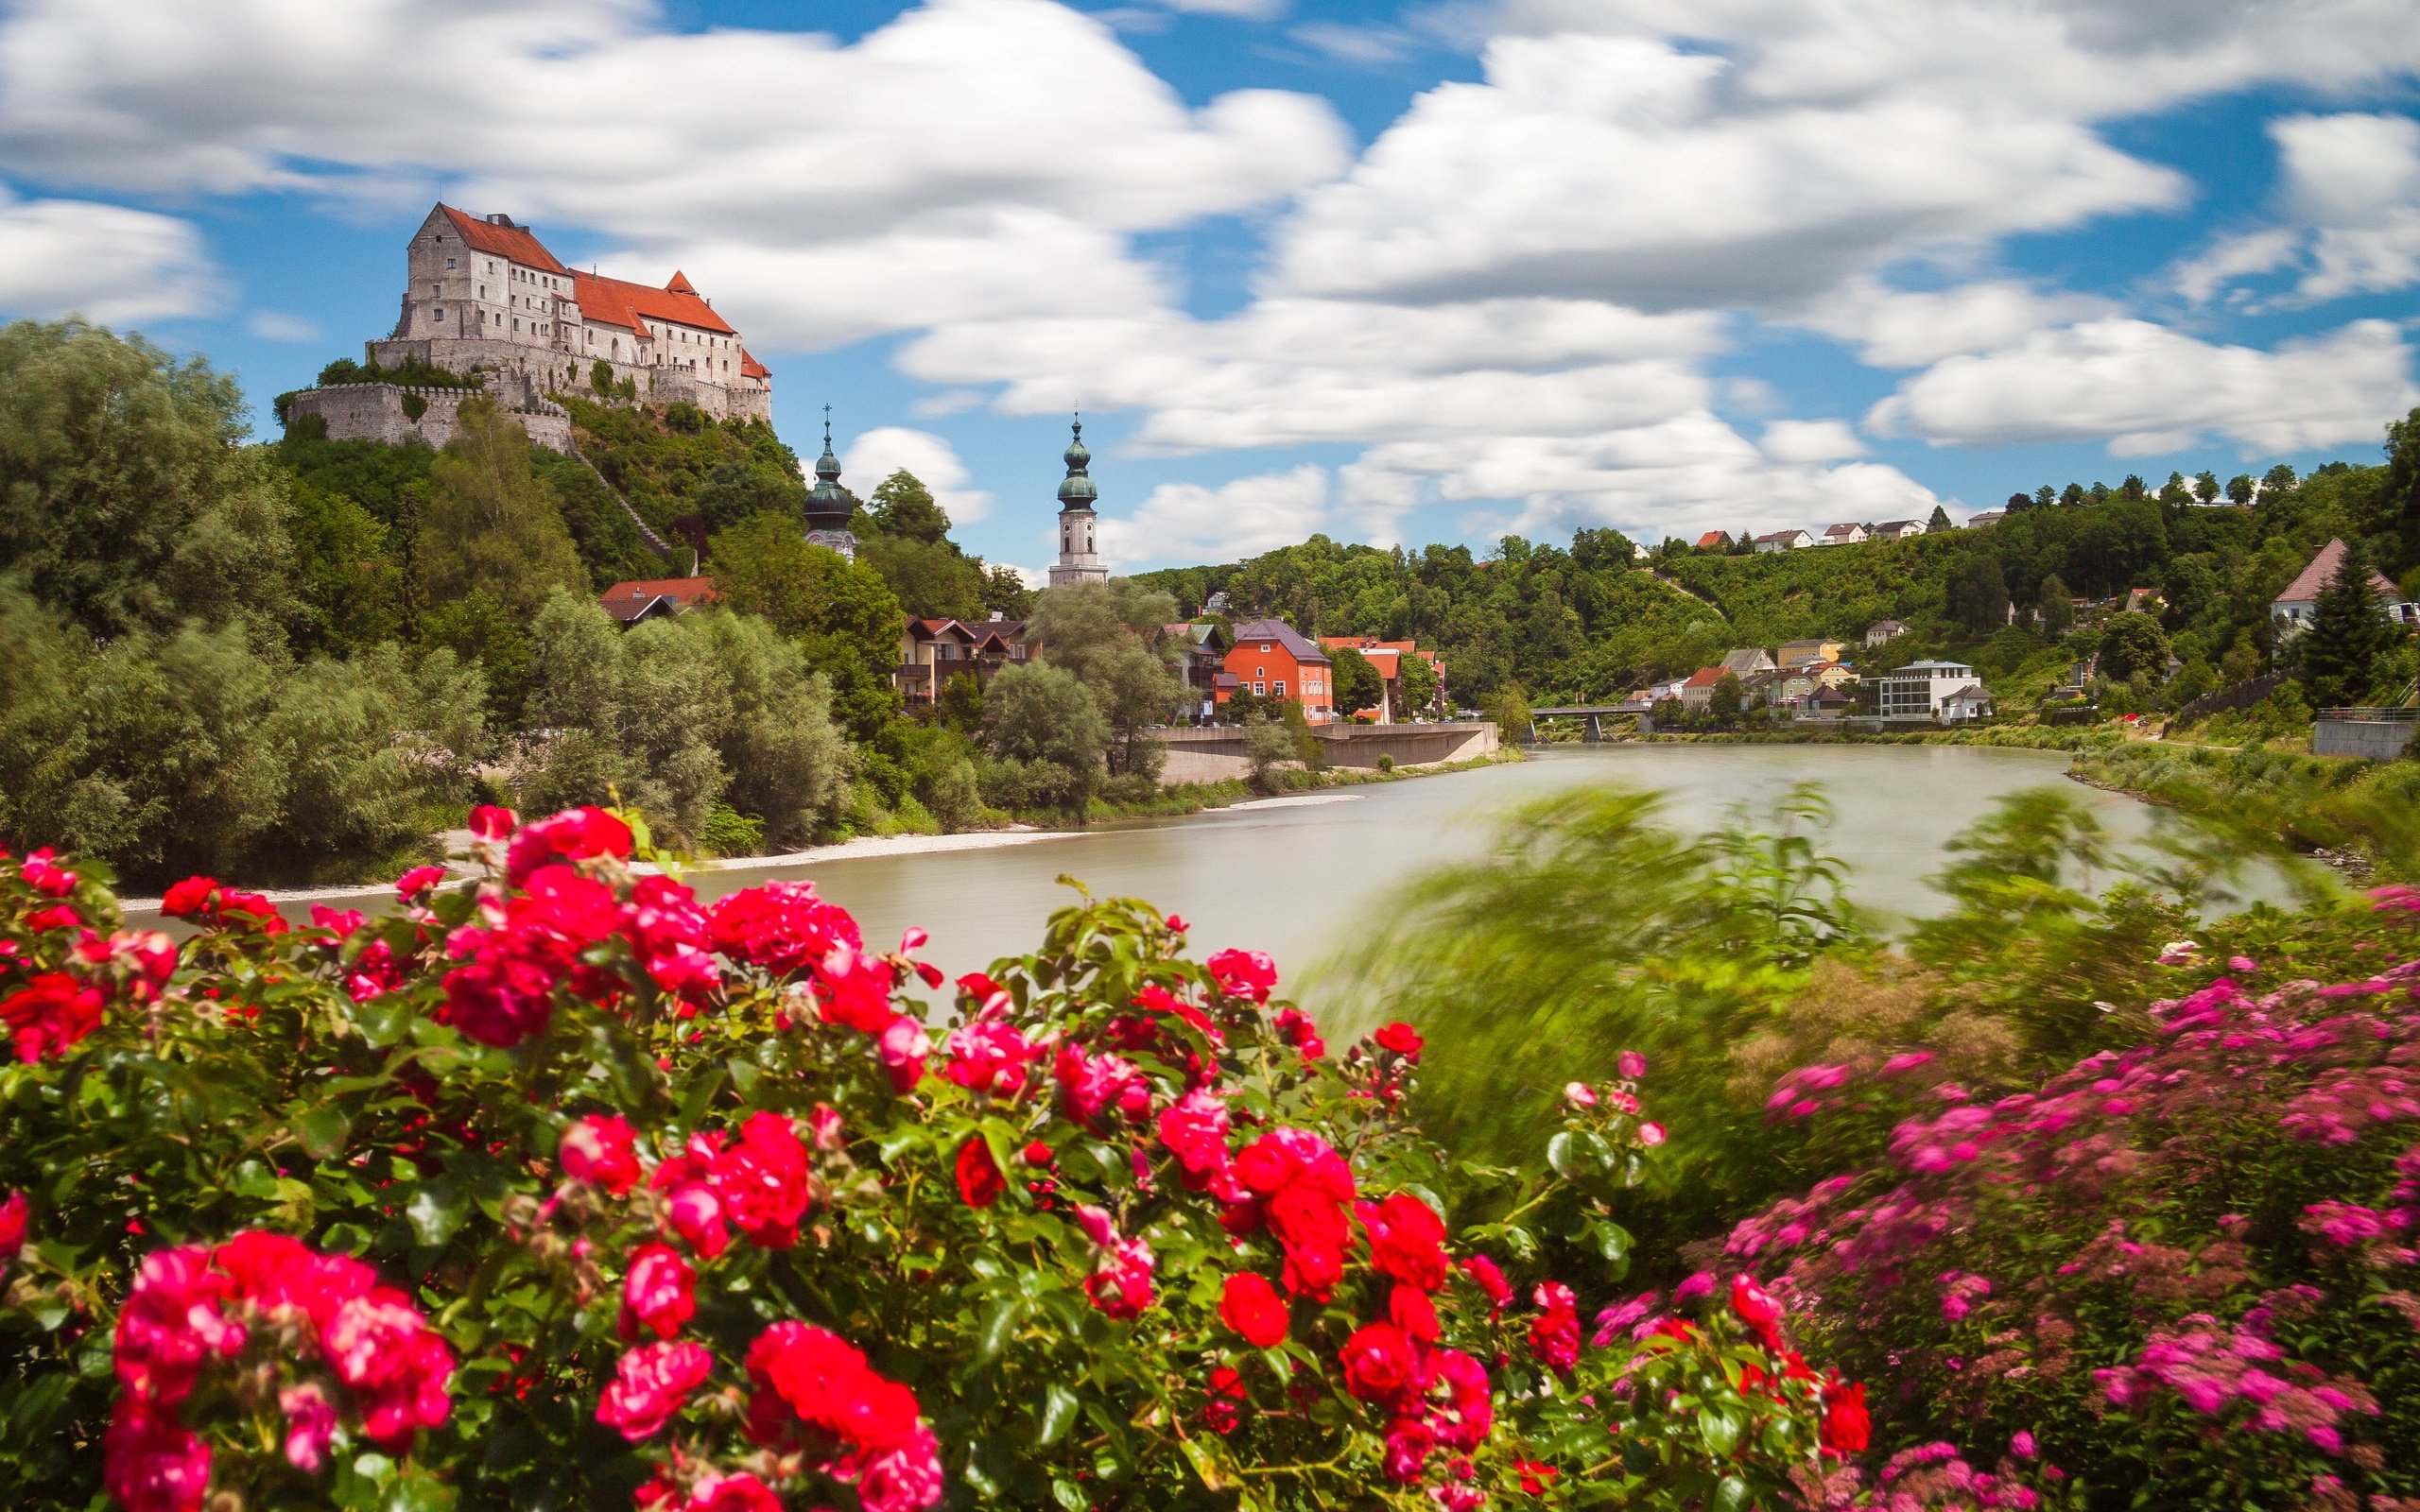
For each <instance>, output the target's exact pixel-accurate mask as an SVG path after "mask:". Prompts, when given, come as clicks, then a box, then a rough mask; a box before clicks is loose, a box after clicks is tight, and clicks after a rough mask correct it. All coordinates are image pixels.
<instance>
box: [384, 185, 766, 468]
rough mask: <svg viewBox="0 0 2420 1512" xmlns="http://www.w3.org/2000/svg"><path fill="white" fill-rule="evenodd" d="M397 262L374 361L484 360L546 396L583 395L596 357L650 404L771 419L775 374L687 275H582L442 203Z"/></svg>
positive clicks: (525, 237) (526, 232) (537, 245)
mask: <svg viewBox="0 0 2420 1512" xmlns="http://www.w3.org/2000/svg"><path fill="white" fill-rule="evenodd" d="M405 266H406V282H405V284H404V302H403V311H402V314H401V316H400V317H399V318H398V319H397V320H396V322H395V332H394V335H391V336H389V337H388V338H387V339H386V340H384V341H373V342H372V343H371V344H370V355H371V359H372V361H373V362H376V363H377V364H378V365H379V366H381V367H396V366H400V365H401V364H403V363H404V362H406V361H408V360H410V359H413V358H418V359H419V360H421V361H423V362H428V363H432V364H434V365H436V366H438V367H441V368H445V369H451V370H453V371H455V372H469V371H471V370H472V369H475V368H485V369H491V370H493V371H497V372H510V373H515V374H519V375H522V376H523V377H524V378H525V379H526V380H527V382H528V384H529V385H530V387H532V388H534V390H535V391H536V393H538V394H543V393H544V392H545V391H547V390H550V389H551V390H557V391H566V392H567V391H574V390H578V391H586V390H587V389H588V388H589V387H590V383H591V377H592V374H593V373H594V372H595V370H596V364H597V363H600V362H602V363H604V364H605V365H606V368H607V369H608V370H609V371H610V373H611V375H612V377H613V380H614V382H616V383H619V382H621V381H623V380H625V379H628V380H631V382H632V383H633V384H634V385H635V387H637V389H638V392H639V397H640V398H641V399H643V400H645V401H646V402H647V403H648V404H672V403H675V402H685V403H687V404H694V405H696V406H697V407H698V408H700V409H701V410H703V411H705V412H706V413H707V414H709V415H712V416H714V417H715V418H716V419H717V420H722V419H731V418H735V417H737V418H743V419H755V420H769V419H770V418H771V415H772V403H773V401H772V383H773V380H772V373H771V372H770V371H769V369H767V368H766V367H765V365H764V364H763V363H760V362H758V361H757V360H756V359H755V358H754V357H752V356H751V355H749V352H748V348H747V346H746V344H745V343H744V342H743V341H742V340H741V337H740V335H739V332H738V331H737V330H735V328H734V327H733V326H732V325H731V323H730V322H729V321H727V320H725V319H724V318H722V317H721V316H720V315H718V314H717V313H716V311H715V307H714V301H711V300H709V299H707V298H706V297H705V296H704V295H702V294H700V293H699V292H698V288H697V285H695V284H693V283H690V282H689V280H688V278H687V276H686V275H684V274H682V273H679V272H675V273H674V274H673V275H672V279H671V282H669V283H666V284H665V285H664V286H663V287H662V288H657V287H654V286H652V285H650V284H646V283H631V282H629V281H628V280H625V279H618V278H608V277H606V276H604V275H602V274H599V273H596V272H593V271H592V272H585V273H583V272H580V271H579V270H577V269H574V268H570V267H566V266H563V264H562V261H561V260H560V259H558V258H557V257H556V256H555V254H554V253H552V252H550V251H548V250H547V249H546V247H545V244H544V243H543V242H541V241H540V240H538V237H537V233H536V232H532V231H531V230H530V229H529V228H528V227H527V226H522V225H517V224H515V223H514V221H513V219H512V217H511V216H510V215H471V214H469V213H468V212H465V211H460V210H457V209H455V208H454V207H453V206H452V205H445V204H441V205H438V206H437V207H436V208H434V209H432V210H431V211H430V212H429V213H428V218H427V219H425V220H423V221H422V222H421V226H420V230H419V231H417V232H413V234H412V239H411V242H410V245H409V247H408V248H407V249H406V252H405ZM531 397H534V395H532V396H531Z"/></svg>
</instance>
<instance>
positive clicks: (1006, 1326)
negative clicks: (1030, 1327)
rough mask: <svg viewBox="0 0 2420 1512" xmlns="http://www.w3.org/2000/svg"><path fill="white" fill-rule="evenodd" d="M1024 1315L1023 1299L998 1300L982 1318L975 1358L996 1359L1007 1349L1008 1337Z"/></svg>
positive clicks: (1008, 1298)
mask: <svg viewBox="0 0 2420 1512" xmlns="http://www.w3.org/2000/svg"><path fill="white" fill-rule="evenodd" d="M1024 1315H1025V1298H1024V1297H1002V1298H1000V1300H999V1302H998V1303H997V1304H996V1305H995V1306H994V1308H993V1309H992V1311H991V1312H990V1313H989V1314H986V1315H985V1316H984V1319H983V1332H981V1333H980V1334H978V1335H977V1337H976V1340H975V1353H976V1357H977V1359H982V1360H996V1359H998V1358H999V1357H1000V1351H1001V1350H1002V1349H1007V1348H1008V1347H1009V1335H1011V1334H1012V1333H1014V1332H1016V1328H1017V1321H1018V1319H1020V1318H1022V1317H1023V1316H1024Z"/></svg>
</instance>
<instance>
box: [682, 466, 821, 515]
mask: <svg viewBox="0 0 2420 1512" xmlns="http://www.w3.org/2000/svg"><path fill="white" fill-rule="evenodd" d="M690 507H691V508H692V510H693V511H694V512H695V513H696V515H697V517H698V520H699V523H700V524H701V525H702V526H703V527H704V528H705V530H706V532H707V533H708V534H710V535H711V534H713V533H715V532H717V531H723V530H728V529H730V528H731V527H732V526H734V525H735V524H739V523H740V522H741V521H743V520H745V519H747V518H748V517H749V516H751V515H756V514H786V515H787V516H788V517H789V518H791V519H793V520H797V519H800V518H802V517H803V515H804V511H805V508H806V486H805V485H804V483H802V482H801V481H800V480H799V478H798V475H797V474H796V473H791V474H789V475H787V476H784V475H783V473H782V472H781V470H780V469H779V468H778V467H777V466H776V465H775V464H774V463H773V462H772V461H771V460H769V458H766V457H763V456H759V455H752V454H748V453H734V454H732V455H727V456H725V457H724V458H723V459H722V460H721V461H720V462H718V463H717V464H716V465H715V470H714V471H713V472H710V473H708V474H707V475H706V480H705V482H704V483H703V484H702V485H701V486H700V488H699V490H698V491H697V492H696V494H694V495H693V496H692V497H691V499H690Z"/></svg>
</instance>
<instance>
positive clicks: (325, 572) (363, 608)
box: [285, 480, 408, 656]
mask: <svg viewBox="0 0 2420 1512" xmlns="http://www.w3.org/2000/svg"><path fill="white" fill-rule="evenodd" d="M288 497H289V500H290V506H291V507H290V508H289V511H288V513H287V514H286V517H285V525H286V535H287V536H288V537H289V538H290V540H291V541H292V542H293V547H294V566H293V574H294V592H295V597H296V598H297V599H298V600H299V601H300V602H299V605H298V611H297V612H296V614H295V615H294V617H293V622H292V627H291V638H292V641H293V644H294V646H295V648H296V649H297V650H301V651H324V652H329V653H332V654H335V655H338V656H343V655H350V654H351V653H353V652H355V651H361V650H367V649H368V648H369V647H371V646H373V645H375V644H378V643H379V642H381V641H392V640H396V639H398V638H399V637H400V636H401V635H402V632H403V627H404V622H405V617H406V612H407V610H408V606H407V605H406V603H405V600H404V578H403V571H402V568H401V567H400V566H399V565H398V564H397V563H396V561H395V560H394V558H393V557H392V556H390V555H389V549H388V542H389V534H390V532H389V530H388V527H387V524H386V522H384V521H382V520H380V519H379V518H378V517H377V516H376V515H374V514H372V513H371V512H370V511H369V510H368V509H367V508H365V507H362V505H361V504H360V503H359V502H358V501H356V500H354V499H349V498H346V497H344V496H343V495H341V494H335V493H329V492H327V491H325V490H320V489H317V488H314V487H312V486H311V485H310V484H307V483H303V482H301V481H299V480H298V481H297V482H295V484H294V485H293V487H292V490H291V492H290V493H289V495H288Z"/></svg>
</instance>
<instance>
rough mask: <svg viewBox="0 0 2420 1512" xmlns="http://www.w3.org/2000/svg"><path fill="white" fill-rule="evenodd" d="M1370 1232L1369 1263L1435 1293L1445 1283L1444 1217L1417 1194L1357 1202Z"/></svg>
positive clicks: (1360, 1214)
mask: <svg viewBox="0 0 2420 1512" xmlns="http://www.w3.org/2000/svg"><path fill="white" fill-rule="evenodd" d="M1355 1211H1356V1212H1357V1215H1358V1216H1359V1217H1360V1219H1361V1227H1362V1228H1363V1229H1366V1230H1368V1231H1369V1235H1370V1263H1371V1264H1373V1265H1374V1266H1376V1267H1377V1268H1378V1270H1379V1272H1380V1273H1381V1274H1383V1275H1386V1276H1390V1277H1392V1278H1393V1279H1394V1280H1399V1281H1402V1282H1403V1283H1404V1284H1406V1285H1408V1286H1417V1287H1419V1288H1420V1289H1421V1290H1422V1291H1424V1292H1433V1291H1435V1290H1437V1289H1438V1288H1439V1287H1441V1286H1443V1285H1444V1284H1445V1276H1446V1273H1447V1269H1448V1267H1447V1265H1446V1263H1445V1252H1444V1250H1443V1249H1442V1248H1441V1247H1439V1246H1441V1245H1442V1244H1443V1242H1444V1238H1445V1223H1444V1220H1443V1219H1442V1218H1440V1217H1438V1216H1437V1213H1436V1211H1435V1210H1434V1209H1432V1208H1430V1207H1429V1206H1428V1204H1426V1203H1425V1202H1423V1201H1421V1200H1420V1199H1419V1198H1418V1197H1415V1196H1412V1195H1410V1194H1408V1193H1402V1192H1398V1193H1396V1194H1394V1195H1392V1196H1391V1197H1389V1198H1387V1199H1386V1200H1385V1201H1384V1202H1363V1203H1357V1204H1356V1205H1355Z"/></svg>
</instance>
